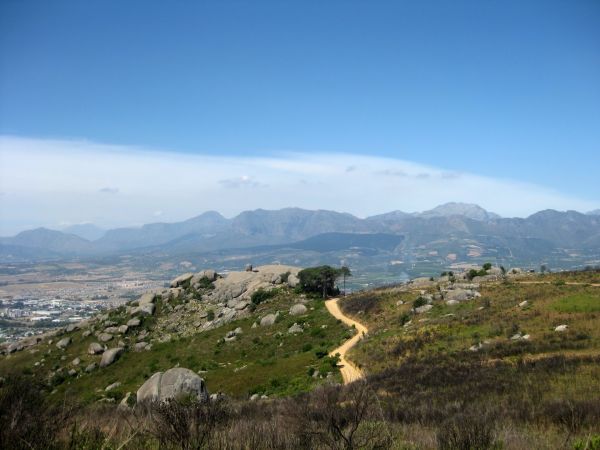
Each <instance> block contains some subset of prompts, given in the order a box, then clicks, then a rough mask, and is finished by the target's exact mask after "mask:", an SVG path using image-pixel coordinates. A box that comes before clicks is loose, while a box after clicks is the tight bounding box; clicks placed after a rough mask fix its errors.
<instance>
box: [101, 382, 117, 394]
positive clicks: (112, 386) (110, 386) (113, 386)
mask: <svg viewBox="0 0 600 450" xmlns="http://www.w3.org/2000/svg"><path fill="white" fill-rule="evenodd" d="M119 386H121V383H120V382H119V381H117V382H115V383H113V384H109V385H108V386H106V387H105V388H104V391H105V392H108V391H112V390H113V389H116V388H118V387H119Z"/></svg>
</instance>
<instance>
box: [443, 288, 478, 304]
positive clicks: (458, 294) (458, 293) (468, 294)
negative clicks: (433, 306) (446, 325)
mask: <svg viewBox="0 0 600 450" xmlns="http://www.w3.org/2000/svg"><path fill="white" fill-rule="evenodd" d="M473 297H474V295H473V291H471V290H467V289H452V290H451V291H448V292H447V293H446V300H456V301H459V302H462V301H465V300H469V299H471V298H473Z"/></svg>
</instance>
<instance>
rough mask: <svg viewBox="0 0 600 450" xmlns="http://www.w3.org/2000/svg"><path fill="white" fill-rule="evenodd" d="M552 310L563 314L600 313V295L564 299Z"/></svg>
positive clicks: (575, 295)
mask: <svg viewBox="0 0 600 450" xmlns="http://www.w3.org/2000/svg"><path fill="white" fill-rule="evenodd" d="M552 308H553V309H554V310H555V311H558V312H563V313H590V312H600V294H589V293H581V294H574V295H569V296H568V297H563V298H561V299H559V300H557V301H555V302H554V304H553V305H552Z"/></svg>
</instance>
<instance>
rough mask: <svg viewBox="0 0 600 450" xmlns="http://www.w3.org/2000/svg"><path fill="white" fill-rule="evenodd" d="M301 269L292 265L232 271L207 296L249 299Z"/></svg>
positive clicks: (222, 300)
mask: <svg viewBox="0 0 600 450" xmlns="http://www.w3.org/2000/svg"><path fill="white" fill-rule="evenodd" d="M300 270H301V269H299V268H298V267H292V266H283V265H269V266H260V267H257V268H255V269H254V270H252V271H244V272H231V273H229V274H227V275H225V276H224V277H223V278H218V279H217V280H216V281H215V282H214V289H213V290H212V291H211V292H210V293H209V294H208V295H207V296H206V297H207V300H209V301H214V302H217V303H227V302H229V301H231V300H233V299H237V300H239V301H249V300H250V298H251V297H252V294H253V293H254V292H256V291H257V290H258V289H266V290H268V289H271V288H272V287H273V286H275V285H278V284H281V283H282V282H283V281H282V280H283V278H284V275H285V274H289V275H288V276H287V277H288V280H289V278H290V276H292V275H294V277H296V276H297V275H298V272H299V271H300Z"/></svg>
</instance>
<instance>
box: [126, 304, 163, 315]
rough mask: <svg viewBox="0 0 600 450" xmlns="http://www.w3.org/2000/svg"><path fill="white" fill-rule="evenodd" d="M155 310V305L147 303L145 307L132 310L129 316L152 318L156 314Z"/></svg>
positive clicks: (141, 306)
mask: <svg viewBox="0 0 600 450" xmlns="http://www.w3.org/2000/svg"><path fill="white" fill-rule="evenodd" d="M155 310H156V305H154V303H147V304H145V305H140V306H136V307H135V308H133V309H132V310H131V312H130V313H129V314H131V315H132V316H136V315H140V316H151V315H153V314H154V311H155Z"/></svg>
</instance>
